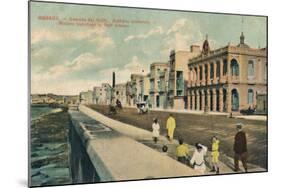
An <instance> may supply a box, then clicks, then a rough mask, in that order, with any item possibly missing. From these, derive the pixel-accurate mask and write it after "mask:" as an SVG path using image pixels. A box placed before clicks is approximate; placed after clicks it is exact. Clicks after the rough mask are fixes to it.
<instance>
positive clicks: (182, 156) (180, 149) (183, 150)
mask: <svg viewBox="0 0 281 188" xmlns="http://www.w3.org/2000/svg"><path fill="white" fill-rule="evenodd" d="M176 156H177V158H178V161H179V162H181V163H183V164H186V162H187V157H188V146H187V144H184V143H183V139H182V138H180V139H179V145H178V146H177V148H176Z"/></svg>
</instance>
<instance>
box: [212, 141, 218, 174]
mask: <svg viewBox="0 0 281 188" xmlns="http://www.w3.org/2000/svg"><path fill="white" fill-rule="evenodd" d="M219 144H220V141H219V140H218V138H217V137H216V136H213V138H212V153H211V156H212V165H213V169H212V170H211V172H216V174H219V172H220V171H219V166H218V163H219V155H220V153H219V147H220V145H219Z"/></svg>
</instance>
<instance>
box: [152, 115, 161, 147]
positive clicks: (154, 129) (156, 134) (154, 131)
mask: <svg viewBox="0 0 281 188" xmlns="http://www.w3.org/2000/svg"><path fill="white" fill-rule="evenodd" d="M159 134H160V125H159V123H158V120H157V118H155V119H154V120H153V124H152V137H153V140H154V142H155V144H156V143H157V141H158V137H159Z"/></svg>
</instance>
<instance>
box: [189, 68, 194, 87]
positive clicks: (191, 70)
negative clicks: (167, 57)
mask: <svg viewBox="0 0 281 188" xmlns="http://www.w3.org/2000/svg"><path fill="white" fill-rule="evenodd" d="M193 74H194V73H193V68H192V67H191V68H190V86H191V87H192V86H193V82H194V75H193Z"/></svg>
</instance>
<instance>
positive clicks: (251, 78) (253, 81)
mask: <svg viewBox="0 0 281 188" xmlns="http://www.w3.org/2000/svg"><path fill="white" fill-rule="evenodd" d="M255 83H256V77H255V76H248V84H255Z"/></svg>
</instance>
